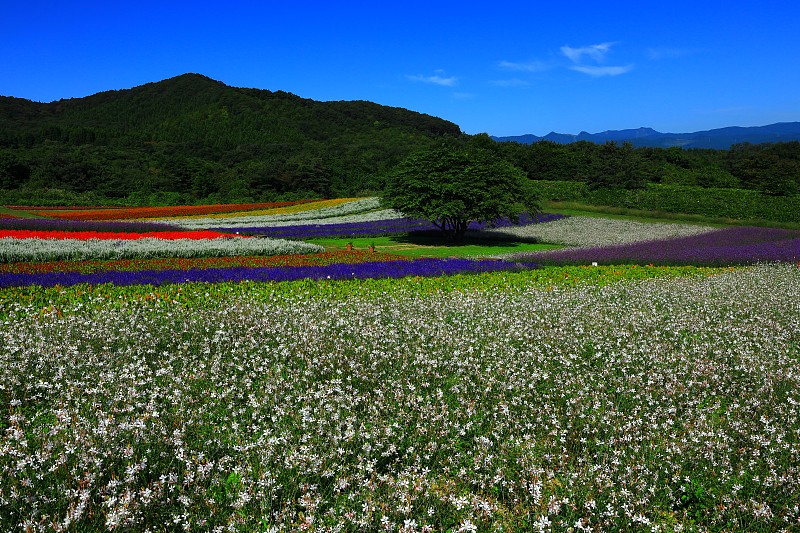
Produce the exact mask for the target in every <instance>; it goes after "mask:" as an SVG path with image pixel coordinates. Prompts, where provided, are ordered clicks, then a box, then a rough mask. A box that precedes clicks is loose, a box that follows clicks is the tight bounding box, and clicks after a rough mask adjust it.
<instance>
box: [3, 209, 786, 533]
mask: <svg viewBox="0 0 800 533" xmlns="http://www.w3.org/2000/svg"><path fill="white" fill-rule="evenodd" d="M216 209H223V208H222V207H220V206H217V207H216ZM225 209H227V208H225ZM56 211H59V212H62V211H63V212H66V211H69V210H67V209H60V210H56ZM74 211H76V212H80V211H85V212H84V213H82V214H79V215H78V216H76V217H75V218H76V220H72V221H70V220H43V219H15V218H8V219H6V218H4V219H2V221H0V235H4V234H6V235H8V236H6V237H5V238H0V531H20V532H28V531H31V532H33V531H47V532H50V531H53V532H55V531H82V532H94V531H109V530H110V531H149V532H156V531H159V532H160V531H178V530H183V531H213V532H222V531H244V532H278V531H287V532H294V531H320V532H322V531H324V532H335V531H394V532H398V531H400V532H434V531H435V532H441V533H444V532H452V533H455V532H490V531H491V532H495V531H512V532H529V531H571V532H573V533H577V532H580V531H597V532H602V531H647V532H659V533H660V532H677V531H720V532H722V531H726V532H727V531H730V532H733V531H755V532H773V531H796V530H798V529H800V387H799V386H798V385H800V372H798V363H800V268H798V267H797V266H796V265H795V263H796V262H797V261H800V253H798V252H800V250H798V246H797V243H798V240H799V237H800V235H798V232H792V231H789V230H774V229H770V228H726V229H717V228H711V227H702V226H696V225H683V224H654V223H643V222H632V221H621V220H609V219H594V218H587V217H568V218H564V217H561V216H554V215H540V216H538V217H534V218H529V219H527V220H526V221H525V222H526V223H527V224H526V225H524V226H521V227H510V226H508V225H507V224H506V223H504V222H503V221H498V222H499V223H498V225H499V226H501V227H498V228H494V229H491V228H486V227H483V226H480V227H478V226H476V227H474V228H473V229H472V231H471V234H472V236H473V237H475V238H481V239H486V240H487V242H488V243H490V244H491V240H492V239H502V240H504V241H509V240H513V239H520V240H521V241H528V242H531V241H540V242H547V243H552V244H560V245H563V246H567V247H568V248H564V249H563V250H554V251H551V252H547V253H536V254H524V255H520V254H516V255H512V256H510V257H506V258H499V257H498V258H494V259H486V258H484V259H457V258H453V257H449V258H443V259H432V258H421V259H414V260H411V259H408V258H405V257H401V256H397V255H393V254H385V253H381V252H380V251H379V252H367V251H364V250H360V251H359V250H351V251H336V252H330V251H329V252H324V251H323V250H322V248H321V247H320V246H317V245H313V244H309V243H305V242H302V241H301V239H310V238H316V237H320V236H324V237H330V236H340V237H343V238H344V239H347V238H350V237H353V236H356V235H370V236H378V235H393V234H396V233H398V232H400V233H403V232H408V231H419V230H426V229H427V228H426V227H425V226H424V224H423V223H422V222H421V221H414V220H409V219H405V218H403V217H402V216H401V215H400V214H399V213H396V212H392V211H389V210H385V209H383V208H382V207H381V206H380V203H379V202H378V201H377V199H374V198H367V199H339V200H336V201H334V200H330V201H324V202H309V203H305V204H296V205H290V206H263V205H252V206H246V207H242V208H233V207H231V208H230V209H227V210H218V211H215V212H204V213H196V212H195V213H193V212H189V211H187V212H185V213H184V215H185V216H186V218H183V219H178V218H174V217H175V212H176V211H178V210H177V209H176V211H173V212H172V214H162V215H158V216H162V217H170V218H169V219H160V220H154V219H153V220H148V221H146V222H142V221H134V220H131V219H128V221H127V222H118V221H104V220H100V219H92V218H90V216H104V215H101V214H98V213H95V214H94V215H89V214H87V213H89V212H91V211H98V212H99V211H107V210H102V209H96V210H74ZM216 214H227V216H216ZM212 215H213V216H212ZM135 225H139V226H135ZM2 232H5V233H2ZM14 232H17V233H14ZM19 232H34V234H38V235H37V237H42V236H43V235H42V234H44V233H50V234H53V233H54V232H62V233H59V234H58V235H59V238H57V239H45V238H20V237H22V236H24V235H28V234H23V233H19ZM82 232H83V233H82ZM87 232H93V233H87ZM171 232H173V233H174V232H189V233H192V234H193V235H197V236H199V235H204V237H203V238H198V239H187V238H179V239H174V240H170V239H169V238H168V237H169V236H170V235H173V233H171ZM236 232H239V233H240V235H239V236H237V235H236ZM359 232H361V233H359ZM98 233H100V234H104V235H98ZM119 233H147V237H146V238H141V239H122V238H117V237H113V238H107V239H103V238H99V237H100V236H105V237H112V236H113V235H115V234H119ZM245 233H248V234H251V235H259V236H258V237H244V236H243V235H244V234H245ZM498 233H501V234H502V235H498ZM221 235H222V236H221ZM70 237H71V238H70ZM160 237H161V238H160ZM276 237H277V238H276ZM285 238H290V239H297V240H285ZM490 244H489V245H487V246H486V250H487V255H491V254H490V253H489V252H490V250H491V245H490ZM592 262H595V263H600V266H589V265H591V263H592ZM605 263H609V264H610V265H609V266H603V265H604V264H605ZM631 263H635V264H631ZM539 264H553V265H558V266H548V267H544V268H541V267H539ZM637 265H640V266H637ZM664 265H668V266H664ZM676 265H684V266H676ZM708 265H713V266H708ZM729 265H750V266H735V267H732V266H729ZM277 282H279V283H277Z"/></svg>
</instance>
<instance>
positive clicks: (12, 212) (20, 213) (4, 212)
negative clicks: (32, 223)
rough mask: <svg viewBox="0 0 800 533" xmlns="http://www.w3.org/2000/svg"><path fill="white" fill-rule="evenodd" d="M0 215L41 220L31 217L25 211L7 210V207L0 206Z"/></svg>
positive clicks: (34, 216)
mask: <svg viewBox="0 0 800 533" xmlns="http://www.w3.org/2000/svg"><path fill="white" fill-rule="evenodd" d="M0 215H12V216H15V217H17V218H41V217H37V216H36V215H32V214H31V213H28V212H27V211H21V210H19V209H9V208H8V207H5V206H2V205H0Z"/></svg>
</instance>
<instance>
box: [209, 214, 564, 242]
mask: <svg viewBox="0 0 800 533" xmlns="http://www.w3.org/2000/svg"><path fill="white" fill-rule="evenodd" d="M386 213H387V215H388V216H389V218H377V219H372V218H371V213H368V214H367V215H366V217H365V218H366V220H355V221H352V222H339V220H340V218H336V219H334V221H333V222H329V221H325V220H321V221H313V222H312V221H309V220H305V221H296V223H294V224H291V223H283V224H281V225H275V226H266V225H265V226H255V227H218V228H211V229H212V230H216V231H224V232H239V233H241V234H245V235H263V236H266V237H274V238H285V239H315V238H324V237H377V236H382V235H400V234H404V233H411V232H420V231H438V228H436V226H435V225H434V224H433V223H431V222H430V221H428V220H421V219H414V218H406V217H398V218H394V217H395V216H396V215H395V213H394V212H391V210H386ZM350 218H356V217H355V216H354V217H350ZM560 218H564V216H563V215H556V214H552V213H542V214H537V215H535V216H531V215H529V214H527V213H526V214H524V215H523V216H522V217H520V220H519V221H518V223H519V224H521V225H528V224H540V223H544V222H550V221H553V220H558V219H560ZM312 220H313V219H312ZM511 225H512V222H511V221H510V220H507V219H504V220H498V221H495V222H494V223H493V224H492V227H509V226H511ZM487 226H488V225H487V224H486V223H478V222H472V223H470V225H469V230H470V231H473V232H474V231H482V230H485V229H486V228H487Z"/></svg>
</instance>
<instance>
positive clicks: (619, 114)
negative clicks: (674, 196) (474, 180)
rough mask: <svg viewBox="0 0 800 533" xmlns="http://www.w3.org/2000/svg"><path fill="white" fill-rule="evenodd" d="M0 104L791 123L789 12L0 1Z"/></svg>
mask: <svg viewBox="0 0 800 533" xmlns="http://www.w3.org/2000/svg"><path fill="white" fill-rule="evenodd" d="M2 3H3V4H4V5H3V6H2V11H1V12H2V25H0V27H2V31H0V95H4V96H16V97H21V98H28V99H31V100H36V101H41V102H49V101H53V100H58V99H61V98H71V97H82V96H87V95H90V94H94V93H96V92H100V91H104V90H110V89H126V88H130V87H134V86H137V85H141V84H144V83H147V82H151V81H159V80H162V79H165V78H169V77H172V76H176V75H179V74H183V73H186V72H197V73H201V74H205V75H207V76H209V77H211V78H214V79H216V80H219V81H222V82H223V83H225V84H227V85H231V86H235V87H255V88H259V89H269V90H283V91H288V92H292V93H294V94H297V95H299V96H302V97H305V98H312V99H314V100H369V101H372V102H376V103H379V104H383V105H389V106H396V107H404V108H407V109H412V110H414V111H419V112H422V113H428V114H430V115H435V116H438V117H442V118H445V119H447V120H450V121H452V122H455V123H456V124H458V125H459V126H461V129H462V130H463V131H465V132H466V133H470V134H474V133H480V132H487V133H489V134H491V135H521V134H525V133H534V134H537V135H544V134H546V133H548V132H550V131H557V132H560V133H578V132H579V131H581V130H585V131H589V132H591V133H595V132H599V131H604V130H607V129H624V128H637V127H640V126H648V127H652V128H655V129H657V130H659V131H663V132H689V131H698V130H705V129H711V128H718V127H725V126H759V125H765V124H770V123H774V122H790V121H800V90H798V87H800V23H798V21H799V20H800V3H797V2H794V1H792V0H785V1H770V0H765V1H763V2H759V3H756V2H751V1H747V2H744V1H738V0H728V1H724V2H718V1H709V2H705V1H702V0H695V1H692V2H685V1H682V0H681V1H671V2H641V1H639V2H626V1H617V2H574V1H573V2H535V1H532V0H527V1H524V2H517V1H510V0H507V1H502V2H487V1H483V2H470V1H467V0H462V1H458V2H456V1H442V2H436V1H435V0H428V1H427V2H422V1H416V0H406V1H403V2H391V1H381V0H374V1H362V2H357V1H340V2H335V1H325V2H322V1H319V2H307V1H306V2H303V1H292V0H284V1H280V2H277V1H263V2H259V1H250V2H245V1H239V0H227V1H224V0H220V1H215V2H206V1H202V0H197V1H194V2H177V1H169V0H159V1H150V0H137V1H135V2H131V1H127V0H103V1H85V2H80V1H68V0H65V1H39V0H16V1H14V0H2Z"/></svg>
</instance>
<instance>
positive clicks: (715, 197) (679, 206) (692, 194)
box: [533, 180, 800, 222]
mask: <svg viewBox="0 0 800 533" xmlns="http://www.w3.org/2000/svg"><path fill="white" fill-rule="evenodd" d="M533 184H534V187H535V189H536V191H537V192H538V193H539V196H540V197H541V198H542V200H545V201H548V200H555V201H572V202H581V203H586V204H591V205H603V206H609V207H621V208H627V209H642V210H647V211H664V212H668V213H687V214H696V215H703V216H707V217H718V218H732V219H739V220H767V221H774V222H800V197H798V196H768V195H765V194H761V193H759V192H757V191H751V190H744V189H713V188H702V187H688V186H681V185H662V184H648V185H647V187H646V188H644V189H633V190H628V189H595V190H591V189H590V188H589V187H588V186H587V185H586V184H585V183H581V182H575V181H541V180H535V181H533Z"/></svg>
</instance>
